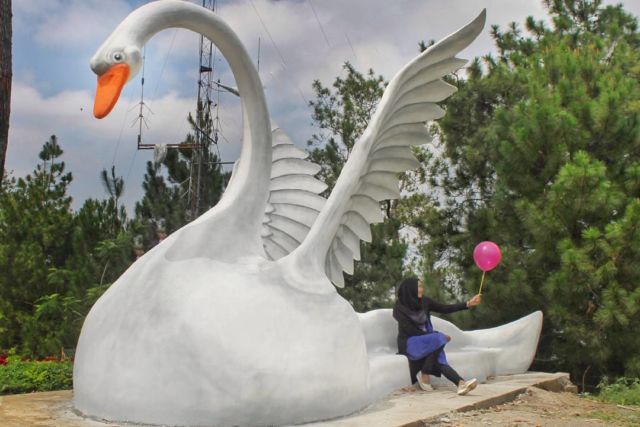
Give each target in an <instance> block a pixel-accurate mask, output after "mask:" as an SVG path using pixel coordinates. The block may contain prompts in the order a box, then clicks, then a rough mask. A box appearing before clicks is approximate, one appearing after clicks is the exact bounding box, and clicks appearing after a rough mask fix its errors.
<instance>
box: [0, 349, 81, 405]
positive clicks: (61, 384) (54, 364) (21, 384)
mask: <svg viewBox="0 0 640 427" xmlns="http://www.w3.org/2000/svg"><path fill="white" fill-rule="evenodd" d="M6 362H7V363H6V364H5V365H0V395H2V394H17V393H29V392H33V391H52V390H68V389H70V388H71V387H72V384H73V364H72V363H71V362H62V361H22V360H19V357H18V356H9V357H8V358H7V359H6Z"/></svg>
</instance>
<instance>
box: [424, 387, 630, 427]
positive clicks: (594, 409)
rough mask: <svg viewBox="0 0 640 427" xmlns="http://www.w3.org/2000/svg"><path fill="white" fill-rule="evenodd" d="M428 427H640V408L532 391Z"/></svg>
mask: <svg viewBox="0 0 640 427" xmlns="http://www.w3.org/2000/svg"><path fill="white" fill-rule="evenodd" d="M424 425H425V426H429V427H432V426H436V427H443V426H447V427H453V426H460V427H462V426H510V427H512V426H513V427H515V426H520V427H524V426H553V427H569V426H576V427H577V426H580V427H582V426H589V427H591V426H593V427H595V426H640V408H638V407H621V406H619V405H612V404H607V403H602V402H597V401H594V400H590V399H587V398H584V397H579V396H577V395H575V394H573V393H554V392H550V391H545V390H542V389H539V388H535V387H531V388H529V389H527V391H526V393H523V394H521V395H520V396H519V397H518V398H517V399H516V400H514V401H512V402H509V403H505V404H503V405H498V406H494V407H492V408H489V409H481V410H476V411H470V412H456V413H450V414H447V415H446V416H439V417H436V418H433V419H429V420H425V421H424Z"/></svg>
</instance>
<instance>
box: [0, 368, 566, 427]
mask: <svg viewBox="0 0 640 427" xmlns="http://www.w3.org/2000/svg"><path fill="white" fill-rule="evenodd" d="M531 386H536V387H540V388H543V389H545V390H551V391H570V390H571V383H570V381H569V374H566V373H561V372H560V373H554V374H549V373H541V372H528V373H526V374H518V375H508V376H501V377H496V378H494V379H492V380H490V381H488V382H487V383H485V384H480V385H478V388H476V389H475V390H473V391H472V392H471V393H470V394H469V395H467V396H458V395H456V393H455V389H454V388H453V387H452V386H451V387H439V388H437V389H436V390H435V391H433V392H422V391H416V392H413V393H408V392H402V391H396V392H394V393H392V394H390V395H389V396H387V398H385V399H384V400H382V401H381V402H378V403H376V404H374V405H371V406H370V407H368V408H366V409H365V410H363V411H361V412H360V413H357V414H354V415H351V416H349V417H344V418H340V419H336V420H331V421H325V422H317V423H311V424H305V426H307V427H364V426H367V427H390V426H404V427H422V426H423V425H424V423H423V420H427V419H430V418H434V417H438V416H440V415H445V414H447V413H449V412H452V411H453V412H462V411H469V410H474V409H480V408H488V407H491V406H494V405H498V404H501V403H505V402H508V401H510V400H513V399H515V398H516V396H518V395H519V394H521V393H523V392H524V391H525V390H526V388H527V387H531ZM72 398H73V392H72V391H71V390H67V391H54V392H46V393H31V394H18V395H11V396H0V426H3V427H41V426H42V427H53V426H55V427H110V426H134V424H127V423H109V422H99V421H96V420H90V419H87V418H83V417H81V416H78V415H77V414H76V413H74V412H73V409H72Z"/></svg>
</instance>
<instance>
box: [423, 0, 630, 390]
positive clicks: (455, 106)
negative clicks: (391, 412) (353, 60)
mask: <svg viewBox="0 0 640 427" xmlns="http://www.w3.org/2000/svg"><path fill="white" fill-rule="evenodd" d="M545 4H546V6H547V9H548V12H549V15H550V17H551V21H552V27H550V28H549V27H548V26H547V25H546V24H544V23H543V22H542V21H540V22H537V21H535V20H534V19H532V18H528V19H527V21H526V30H527V32H528V34H523V33H522V31H521V30H520V28H519V27H518V26H517V25H516V24H512V25H511V26H509V28H508V29H507V30H506V31H501V30H500V29H499V28H498V27H495V26H494V27H493V29H492V34H493V37H494V39H495V41H496V45H497V47H498V57H496V58H494V57H492V56H489V55H487V56H485V57H484V58H482V59H476V60H475V61H474V62H473V63H472V64H471V66H470V67H469V69H468V79H467V80H459V81H455V80H453V82H454V84H457V85H458V88H459V91H458V92H457V93H456V94H455V95H454V96H452V97H451V98H450V99H449V100H448V101H446V102H445V106H446V109H447V115H446V116H445V117H444V118H443V119H442V120H440V121H439V124H438V128H437V129H438V130H439V136H440V144H441V145H440V147H439V150H436V153H435V154H434V155H431V156H430V157H429V158H427V159H426V160H427V162H428V169H429V171H430V176H429V177H428V178H427V179H426V180H427V181H428V182H429V183H430V184H431V186H432V188H433V196H432V198H431V201H430V205H429V206H428V207H425V208H424V209H423V213H422V216H421V217H420V216H418V217H416V218H414V222H415V223H416V224H417V225H418V226H419V228H420V231H421V233H422V236H423V238H424V244H423V247H422V250H423V251H424V253H425V260H426V262H427V264H428V265H427V266H426V267H427V268H429V269H431V270H432V271H435V272H437V274H442V275H448V276H449V277H450V279H451V280H449V281H448V282H447V283H449V291H450V292H453V293H455V292H460V289H459V286H462V287H463V288H464V289H466V290H467V291H469V292H476V291H477V288H478V285H479V279H480V271H479V270H478V269H477V268H476V267H475V266H474V265H473V260H472V256H471V254H472V251H473V247H474V246H475V244H477V243H478V242H480V241H482V240H493V241H496V242H497V243H498V244H499V245H500V246H501V248H502V249H503V254H504V258H503V261H502V265H501V266H500V267H498V268H497V269H496V270H494V271H492V272H490V273H489V276H488V279H489V282H488V286H487V288H485V289H486V293H485V295H484V300H483V302H484V304H483V305H481V306H480V307H479V309H478V310H474V316H475V319H474V326H476V327H477V326H483V325H487V326H488V325H495V324H499V323H504V322H506V321H510V320H514V319H515V318H517V317H520V316H522V315H524V314H527V313H529V312H531V311H533V310H537V309H542V310H543V311H544V313H545V314H546V316H547V317H546V320H545V328H544V331H543V337H542V344H541V347H540V351H539V361H538V367H539V368H542V369H556V370H568V371H570V372H571V373H572V374H573V375H574V378H577V379H579V380H582V376H583V375H585V374H586V376H585V378H586V381H587V383H589V382H590V381H591V382H592V383H593V382H594V381H597V379H596V378H597V377H598V376H599V375H603V374H608V375H614V376H615V375H629V376H638V375H640V357H638V356H637V355H638V354H640V342H639V341H638V340H637V339H635V337H634V336H633V331H634V330H635V329H636V328H637V327H639V326H640V316H638V311H639V310H640V285H638V283H639V279H640V276H639V274H640V269H638V268H637V267H636V264H637V261H638V260H639V258H638V255H639V254H638V248H639V247H640V240H639V239H638V238H639V237H640V235H638V232H637V231H636V226H637V224H638V222H637V221H638V217H637V215H638V203H639V202H638V196H639V190H640V185H638V182H639V181H638V178H639V177H640V175H639V174H638V171H639V170H640V166H639V165H640V163H639V162H640V160H639V157H638V154H639V151H638V148H639V147H640V138H639V137H638V135H640V109H639V108H638V101H637V100H638V99H639V95H640V83H639V81H640V80H639V78H638V77H639V74H640V67H639V66H638V64H639V63H640V61H639V60H640V36H639V34H638V27H637V21H636V19H635V18H634V17H633V16H631V15H629V14H628V13H626V12H625V11H624V10H623V9H622V6H607V7H602V6H601V4H600V2H599V1H577V0H555V1H551V0H548V1H546V2H545Z"/></svg>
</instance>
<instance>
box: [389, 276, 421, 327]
mask: <svg viewBox="0 0 640 427" xmlns="http://www.w3.org/2000/svg"><path fill="white" fill-rule="evenodd" d="M396 308H397V309H398V310H400V311H401V312H402V313H404V314H405V315H406V316H407V317H408V318H410V319H411V321H412V322H413V323H415V324H416V325H418V326H424V324H425V322H426V321H427V313H425V312H424V309H423V308H422V298H418V279H417V278H415V277H410V278H408V279H404V280H403V281H402V283H400V286H398V291H397V293H396Z"/></svg>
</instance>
